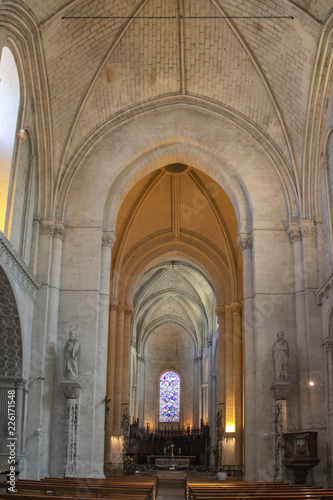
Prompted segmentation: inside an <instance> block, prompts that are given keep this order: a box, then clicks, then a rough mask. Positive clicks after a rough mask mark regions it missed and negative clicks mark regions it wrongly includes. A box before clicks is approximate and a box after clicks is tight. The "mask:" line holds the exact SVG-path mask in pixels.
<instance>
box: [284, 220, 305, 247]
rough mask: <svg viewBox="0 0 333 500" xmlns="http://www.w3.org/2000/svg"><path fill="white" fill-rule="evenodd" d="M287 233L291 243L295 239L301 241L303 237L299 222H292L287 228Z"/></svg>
mask: <svg viewBox="0 0 333 500" xmlns="http://www.w3.org/2000/svg"><path fill="white" fill-rule="evenodd" d="M286 233H287V236H288V238H289V241H290V243H294V242H295V241H301V239H302V233H301V230H300V227H299V225H298V222H290V223H289V225H288V227H287V229H286Z"/></svg>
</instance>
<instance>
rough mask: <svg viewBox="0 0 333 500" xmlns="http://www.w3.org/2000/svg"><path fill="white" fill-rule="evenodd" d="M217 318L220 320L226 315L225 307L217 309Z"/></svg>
mask: <svg viewBox="0 0 333 500" xmlns="http://www.w3.org/2000/svg"><path fill="white" fill-rule="evenodd" d="M215 312H216V316H217V317H218V318H219V319H220V318H223V317H224V315H225V307H224V306H217V307H216V309H215Z"/></svg>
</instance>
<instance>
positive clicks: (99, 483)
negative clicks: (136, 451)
mask: <svg viewBox="0 0 333 500" xmlns="http://www.w3.org/2000/svg"><path fill="white" fill-rule="evenodd" d="M0 488H3V489H5V490H6V492H4V493H0V499H5V498H7V499H8V498H9V499H11V500H32V499H33V498H40V497H41V498H42V497H43V496H51V497H52V499H53V500H74V499H75V500H81V499H82V500H87V499H88V500H92V499H93V498H109V499H112V500H156V496H157V479H156V478H150V477H149V478H148V477H140V476H139V477H135V476H133V477H132V476H128V477H126V478H124V477H123V476H115V477H113V478H107V479H91V478H44V479H41V480H40V481H37V480H29V479H20V480H18V481H16V482H15V492H13V491H12V489H10V483H3V484H0Z"/></svg>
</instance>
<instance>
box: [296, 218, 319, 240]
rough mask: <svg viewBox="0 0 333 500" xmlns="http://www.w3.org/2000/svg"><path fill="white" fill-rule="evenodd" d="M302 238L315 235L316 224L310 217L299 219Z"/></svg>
mask: <svg viewBox="0 0 333 500" xmlns="http://www.w3.org/2000/svg"><path fill="white" fill-rule="evenodd" d="M299 226H300V229H301V233H302V238H311V237H314V236H316V226H315V223H314V220H312V219H306V220H305V219H302V220H300V221H299Z"/></svg>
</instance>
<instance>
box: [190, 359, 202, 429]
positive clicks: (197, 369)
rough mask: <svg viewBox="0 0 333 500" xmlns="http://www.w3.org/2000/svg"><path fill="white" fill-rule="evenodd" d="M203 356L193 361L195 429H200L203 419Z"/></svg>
mask: <svg viewBox="0 0 333 500" xmlns="http://www.w3.org/2000/svg"><path fill="white" fill-rule="evenodd" d="M201 364H202V360H201V356H197V357H195V358H194V361H193V423H192V425H193V427H194V428H196V429H198V428H199V424H200V419H201V411H202V409H201V397H200V392H201V382H202V380H201Z"/></svg>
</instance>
